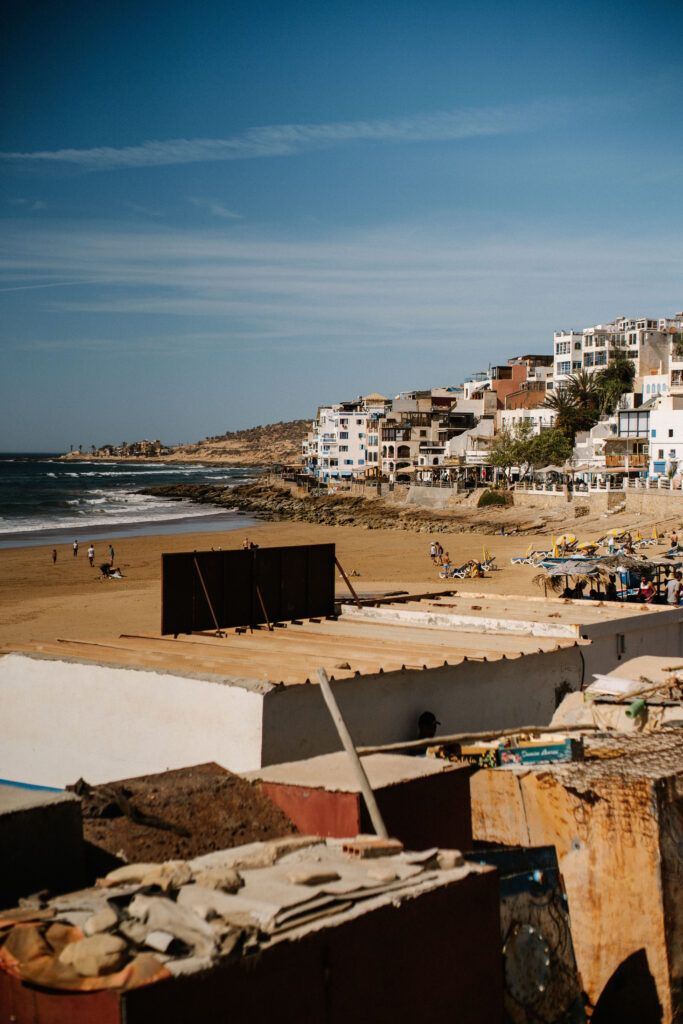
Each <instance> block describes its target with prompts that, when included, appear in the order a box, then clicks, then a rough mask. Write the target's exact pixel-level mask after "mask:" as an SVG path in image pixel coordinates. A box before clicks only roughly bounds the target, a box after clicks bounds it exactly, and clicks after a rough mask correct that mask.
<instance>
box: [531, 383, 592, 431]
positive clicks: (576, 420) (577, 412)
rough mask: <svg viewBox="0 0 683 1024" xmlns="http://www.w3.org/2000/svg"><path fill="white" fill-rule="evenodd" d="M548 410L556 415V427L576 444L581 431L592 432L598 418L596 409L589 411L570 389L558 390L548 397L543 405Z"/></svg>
mask: <svg viewBox="0 0 683 1024" xmlns="http://www.w3.org/2000/svg"><path fill="white" fill-rule="evenodd" d="M543 405H544V407H545V408H546V409H552V410H553V412H554V413H555V426H556V427H557V429H558V430H561V431H562V433H563V434H565V435H566V436H567V437H568V438H569V440H570V441H571V442H572V444H573V443H574V438H575V436H576V434H577V432H578V431H579V430H590V429H591V427H592V426H594V425H595V422H596V420H597V418H598V411H597V403H596V407H595V408H592V409H587V408H585V407H583V406H581V405H579V403H578V402H577V400H576V398H574V397H573V396H572V395H571V394H570V393H569V389H568V388H557V389H556V390H555V391H553V393H552V394H550V395H547V396H546V400H545V402H544V403H543Z"/></svg>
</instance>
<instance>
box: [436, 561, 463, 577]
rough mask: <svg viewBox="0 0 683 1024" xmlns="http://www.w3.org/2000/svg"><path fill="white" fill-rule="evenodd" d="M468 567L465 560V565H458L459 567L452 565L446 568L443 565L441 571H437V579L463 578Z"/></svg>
mask: <svg viewBox="0 0 683 1024" xmlns="http://www.w3.org/2000/svg"><path fill="white" fill-rule="evenodd" d="M469 567H470V564H469V562H466V563H465V565H461V566H459V568H455V567H454V566H451V567H450V568H448V569H446V568H445V567H444V568H443V569H442V570H441V572H440V573H439V579H440V580H447V579H456V580H464V579H465V577H466V576H467V575H468V572H469Z"/></svg>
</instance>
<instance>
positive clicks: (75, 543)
mask: <svg viewBox="0 0 683 1024" xmlns="http://www.w3.org/2000/svg"><path fill="white" fill-rule="evenodd" d="M77 554H78V541H77V540H75V541H74V558H75V557H76V555H77Z"/></svg>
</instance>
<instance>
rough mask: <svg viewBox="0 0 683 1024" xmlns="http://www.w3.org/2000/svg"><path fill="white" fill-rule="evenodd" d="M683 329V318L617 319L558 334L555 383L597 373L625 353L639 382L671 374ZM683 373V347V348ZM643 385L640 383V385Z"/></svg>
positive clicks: (555, 347) (555, 353)
mask: <svg viewBox="0 0 683 1024" xmlns="http://www.w3.org/2000/svg"><path fill="white" fill-rule="evenodd" d="M682 328H683V316H682V315H681V314H679V313H676V314H675V316H674V317H673V318H672V319H670V318H666V317H660V318H659V319H650V318H642V319H640V320H638V319H628V318H627V317H616V318H615V319H614V320H612V321H611V322H610V323H607V324H596V325H595V326H593V327H586V328H584V330H583V331H581V332H577V331H556V332H555V334H554V357H555V366H554V380H555V385H556V386H557V385H558V384H559V385H562V382H563V380H566V379H567V377H569V376H570V374H572V373H578V371H579V370H585V371H586V372H587V373H591V374H592V373H597V372H598V371H600V370H602V369H604V368H605V367H606V366H607V365H608V363H609V361H610V359H611V358H612V357H613V356H615V355H616V354H617V353H621V354H622V355H624V356H626V357H627V358H628V359H631V360H632V361H633V364H634V366H635V371H636V377H637V378H643V377H647V376H649V375H650V374H652V373H653V372H654V373H660V374H661V373H664V374H666V373H668V371H669V360H670V354H671V349H672V341H671V335H672V332H673V333H674V334H675V333H676V332H680V331H681V329H682ZM680 365H681V369H683V346H681V359H680ZM639 383H640V382H639Z"/></svg>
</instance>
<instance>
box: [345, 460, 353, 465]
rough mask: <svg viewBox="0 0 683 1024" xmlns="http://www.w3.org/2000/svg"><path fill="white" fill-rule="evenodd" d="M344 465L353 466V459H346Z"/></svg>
mask: <svg viewBox="0 0 683 1024" xmlns="http://www.w3.org/2000/svg"><path fill="white" fill-rule="evenodd" d="M344 465H345V466H352V465H353V459H344Z"/></svg>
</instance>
